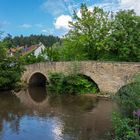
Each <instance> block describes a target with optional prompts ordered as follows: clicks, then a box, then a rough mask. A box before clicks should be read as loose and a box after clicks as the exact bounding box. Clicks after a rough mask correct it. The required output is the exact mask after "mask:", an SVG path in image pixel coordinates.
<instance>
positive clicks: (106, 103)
mask: <svg viewBox="0 0 140 140" xmlns="http://www.w3.org/2000/svg"><path fill="white" fill-rule="evenodd" d="M112 110H113V103H112V102H111V101H110V100H104V99H97V98H95V97H94V98H93V97H87V96H61V97H60V96H47V93H46V90H45V89H44V88H35V87H34V88H29V89H26V90H22V91H20V92H18V93H15V94H13V93H10V92H5V93H0V140H109V139H110V138H109V136H108V132H109V131H110V130H111V113H112Z"/></svg>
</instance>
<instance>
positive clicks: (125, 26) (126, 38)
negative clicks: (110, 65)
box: [109, 10, 140, 61]
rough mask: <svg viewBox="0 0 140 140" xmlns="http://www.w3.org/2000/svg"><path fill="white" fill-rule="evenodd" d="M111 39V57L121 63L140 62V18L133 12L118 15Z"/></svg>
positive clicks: (122, 12) (113, 23)
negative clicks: (113, 56) (115, 57)
mask: <svg viewBox="0 0 140 140" xmlns="http://www.w3.org/2000/svg"><path fill="white" fill-rule="evenodd" d="M109 38H110V40H109V52H110V55H111V54H112V55H115V56H118V60H121V61H140V17H139V16H137V15H136V14H135V12H134V11H133V10H128V11H125V10H124V11H119V12H118V13H116V15H115V16H114V19H112V27H111V34H110V37H109Z"/></svg>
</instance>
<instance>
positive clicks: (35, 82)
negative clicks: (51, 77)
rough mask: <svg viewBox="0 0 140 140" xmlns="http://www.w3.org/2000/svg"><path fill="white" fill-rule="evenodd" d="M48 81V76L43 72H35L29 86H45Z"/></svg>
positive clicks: (29, 80)
mask: <svg viewBox="0 0 140 140" xmlns="http://www.w3.org/2000/svg"><path fill="white" fill-rule="evenodd" d="M46 83H47V77H46V75H44V74H43V73H41V72H35V73H33V74H32V75H31V76H30V77H29V79H28V85H29V86H42V87H43V86H45V85H46Z"/></svg>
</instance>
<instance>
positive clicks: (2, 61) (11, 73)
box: [0, 41, 24, 90]
mask: <svg viewBox="0 0 140 140" xmlns="http://www.w3.org/2000/svg"><path fill="white" fill-rule="evenodd" d="M5 45H7V43H6V42H2V41H0V90H6V89H11V88H15V87H16V85H17V83H18V82H20V78H21V74H22V72H23V70H24V68H23V66H22V64H21V63H20V62H19V60H18V58H16V57H9V56H8V55H7V50H6V47H5Z"/></svg>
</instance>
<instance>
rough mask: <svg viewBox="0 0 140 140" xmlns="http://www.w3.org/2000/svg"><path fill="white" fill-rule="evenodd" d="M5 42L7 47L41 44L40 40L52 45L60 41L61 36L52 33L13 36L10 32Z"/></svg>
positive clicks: (47, 45)
mask: <svg viewBox="0 0 140 140" xmlns="http://www.w3.org/2000/svg"><path fill="white" fill-rule="evenodd" d="M3 41H4V42H6V43H7V47H8V48H11V47H17V46H23V45H28V46H30V45H34V44H39V42H42V43H43V44H44V45H45V46H46V47H50V46H52V45H53V44H54V43H56V42H58V41H60V38H59V37H55V36H52V35H49V36H46V35H42V34H41V35H30V36H23V35H21V36H15V37H12V36H11V35H10V34H8V35H7V36H6V37H5V38H4V40H3Z"/></svg>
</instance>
